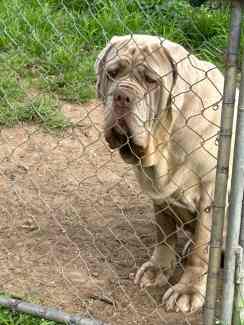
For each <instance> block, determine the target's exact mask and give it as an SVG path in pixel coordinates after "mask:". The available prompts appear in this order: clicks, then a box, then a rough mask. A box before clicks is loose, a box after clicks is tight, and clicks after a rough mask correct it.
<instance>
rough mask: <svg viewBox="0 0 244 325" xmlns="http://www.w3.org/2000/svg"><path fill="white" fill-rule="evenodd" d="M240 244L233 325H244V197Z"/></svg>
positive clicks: (243, 200) (243, 199)
mask: <svg viewBox="0 0 244 325" xmlns="http://www.w3.org/2000/svg"><path fill="white" fill-rule="evenodd" d="M239 244H240V256H239V260H238V259H237V265H236V272H235V273H236V279H235V280H236V281H235V282H236V286H235V297H234V310H233V313H234V316H233V325H240V324H243V323H244V196H243V198H242V213H241V231H240V239H239ZM238 262H239V263H238Z"/></svg>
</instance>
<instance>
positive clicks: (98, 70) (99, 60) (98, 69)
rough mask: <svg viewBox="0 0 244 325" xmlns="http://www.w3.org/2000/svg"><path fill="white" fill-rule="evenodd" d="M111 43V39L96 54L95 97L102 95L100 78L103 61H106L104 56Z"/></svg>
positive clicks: (100, 97)
mask: <svg viewBox="0 0 244 325" xmlns="http://www.w3.org/2000/svg"><path fill="white" fill-rule="evenodd" d="M112 46H113V44H112V43H111V41H110V42H109V43H108V44H107V45H106V46H105V47H104V48H103V49H102V51H101V52H100V53H99V54H98V56H97V59H96V62H95V72H96V78H97V82H96V93H97V98H99V99H102V98H103V96H104V91H103V86H102V79H103V77H104V69H103V67H104V63H105V61H106V57H107V55H108V53H109V52H110V50H111V48H112Z"/></svg>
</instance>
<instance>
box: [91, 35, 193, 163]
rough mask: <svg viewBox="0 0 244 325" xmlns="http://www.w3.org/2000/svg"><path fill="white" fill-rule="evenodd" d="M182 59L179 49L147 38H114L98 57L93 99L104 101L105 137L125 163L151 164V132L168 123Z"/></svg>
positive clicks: (153, 146)
mask: <svg viewBox="0 0 244 325" xmlns="http://www.w3.org/2000/svg"><path fill="white" fill-rule="evenodd" d="M187 56H188V52H187V51H186V50H185V49H184V48H183V47H181V46H180V45H178V44H175V43H172V42H169V41H167V40H164V39H161V38H159V37H156V36H147V35H133V36H130V35H127V36H121V37H117V36H115V37H113V38H112V39H111V41H110V42H109V43H108V45H107V46H106V47H105V48H104V49H103V50H102V52H101V53H100V54H99V56H98V58H97V61H96V74H97V96H98V98H100V99H102V101H103V103H104V110H105V112H104V114H105V138H106V141H107V142H108V143H109V145H110V147H111V148H113V149H114V148H119V151H120V153H121V156H122V157H123V159H124V160H126V161H127V162H129V163H138V162H142V164H143V165H144V166H150V165H153V164H155V160H156V158H155V152H156V151H157V150H156V146H157V143H156V142H157V141H156V138H157V136H156V133H155V132H158V130H160V132H161V133H162V132H164V131H165V130H166V129H167V127H168V124H169V123H170V119H171V116H170V114H171V112H170V106H171V103H170V101H171V93H172V89H173V87H174V84H175V82H176V78H177V76H176V75H177V71H178V63H179V62H181V61H182V60H184V59H185V58H187ZM186 84H187V82H186ZM187 87H188V88H189V85H187ZM184 88H185V86H183V87H182V92H184ZM162 115H163V116H164V118H162ZM164 123H165V125H163V124H164ZM159 124H160V127H159ZM161 138H162V136H161Z"/></svg>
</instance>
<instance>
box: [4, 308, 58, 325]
mask: <svg viewBox="0 0 244 325" xmlns="http://www.w3.org/2000/svg"><path fill="white" fill-rule="evenodd" d="M0 324H1V325H58V324H57V323H55V322H52V321H47V320H43V319H40V318H37V317H33V316H29V315H26V314H20V313H14V312H12V311H10V310H8V309H5V308H0Z"/></svg>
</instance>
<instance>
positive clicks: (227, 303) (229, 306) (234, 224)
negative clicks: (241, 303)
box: [221, 4, 244, 325]
mask: <svg viewBox="0 0 244 325" xmlns="http://www.w3.org/2000/svg"><path fill="white" fill-rule="evenodd" d="M240 6H241V4H240ZM243 189H244V56H243V62H242V77H241V85H240V97H239V103H238V115H237V126H236V143H235V155H234V164H233V176H232V182H231V194H230V211H229V218H228V233H227V242H226V252H225V272H224V289H223V303H222V315H221V320H222V321H223V323H224V324H225V325H230V324H231V320H232V310H233V299H234V290H235V267H236V259H237V254H239V255H238V256H242V254H240V246H239V236H240V227H241V211H242V198H243ZM240 264H241V263H240Z"/></svg>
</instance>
